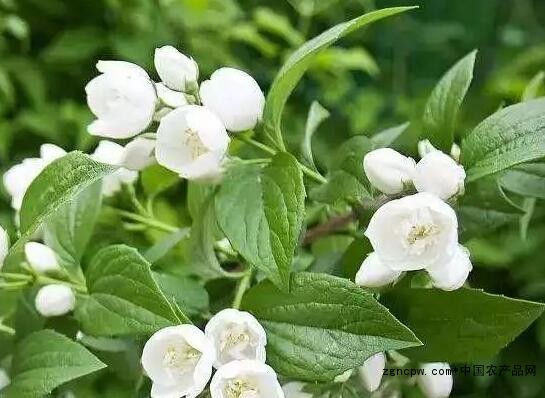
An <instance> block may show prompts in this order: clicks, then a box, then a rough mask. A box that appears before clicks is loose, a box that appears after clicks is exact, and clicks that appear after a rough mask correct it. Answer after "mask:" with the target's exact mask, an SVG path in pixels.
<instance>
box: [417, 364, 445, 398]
mask: <svg viewBox="0 0 545 398" xmlns="http://www.w3.org/2000/svg"><path fill="white" fill-rule="evenodd" d="M422 369H424V372H425V373H426V374H425V375H419V376H418V378H417V380H418V386H419V387H420V389H421V390H422V392H423V393H424V395H425V396H426V397H427V398H447V397H448V396H449V395H450V392H451V391H452V384H453V378H452V375H451V374H447V373H449V371H450V366H449V364H448V363H442V362H432V363H426V364H424V365H422ZM433 373H435V374H433ZM441 373H443V374H441Z"/></svg>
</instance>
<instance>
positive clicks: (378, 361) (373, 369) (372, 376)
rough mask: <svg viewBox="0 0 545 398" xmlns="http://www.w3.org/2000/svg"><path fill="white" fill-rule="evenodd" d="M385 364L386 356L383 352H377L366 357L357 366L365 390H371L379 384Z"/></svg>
mask: <svg viewBox="0 0 545 398" xmlns="http://www.w3.org/2000/svg"><path fill="white" fill-rule="evenodd" d="M385 366H386V356H385V355H384V353H382V352H379V353H378V354H375V355H373V356H372V357H370V358H367V360H366V361H365V362H364V363H363V365H362V366H361V367H360V368H359V374H360V378H361V381H362V383H363V386H364V387H365V389H366V390H367V391H370V392H373V391H375V390H376V389H377V388H378V387H379V386H380V382H381V381H382V375H383V373H384V367H385Z"/></svg>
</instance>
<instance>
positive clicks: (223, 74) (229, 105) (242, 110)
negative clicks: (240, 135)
mask: <svg viewBox="0 0 545 398" xmlns="http://www.w3.org/2000/svg"><path fill="white" fill-rule="evenodd" d="M200 96H201V100H202V103H203V104H204V105H205V106H206V107H208V108H210V109H211V110H212V111H213V112H214V113H216V114H217V115H218V116H219V118H220V119H221V120H222V122H223V123H224V124H225V127H226V128H227V130H229V131H235V132H236V131H244V130H249V129H252V128H254V127H255V125H256V124H257V123H258V122H259V121H260V120H261V118H262V116H263V107H264V105H265V96H264V95H263V92H262V91H261V88H260V87H259V85H258V84H257V82H256V81H255V79H254V78H253V77H252V76H250V75H249V74H247V73H246V72H243V71H241V70H238V69H234V68H221V69H218V70H217V71H215V72H214V73H213V74H212V76H211V77H210V80H206V81H204V82H203V83H202V84H201V89H200Z"/></svg>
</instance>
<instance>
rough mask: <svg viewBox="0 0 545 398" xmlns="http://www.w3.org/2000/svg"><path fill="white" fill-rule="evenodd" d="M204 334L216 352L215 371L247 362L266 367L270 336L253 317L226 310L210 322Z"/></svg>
mask: <svg viewBox="0 0 545 398" xmlns="http://www.w3.org/2000/svg"><path fill="white" fill-rule="evenodd" d="M204 332H205V334H206V337H208V338H209V339H210V341H212V343H213V344H214V348H215V350H216V363H215V364H214V367H215V368H219V367H221V366H222V365H225V364H227V363H229V362H231V361H234V360H243V359H253V360H257V361H260V362H263V363H265V346H266V345H267V335H266V334H265V329H263V327H262V326H261V325H260V324H259V322H258V321H257V319H255V318H254V316H253V315H252V314H250V313H248V312H244V311H239V310H236V309H232V308H228V309H225V310H222V311H220V312H218V313H217V314H216V315H214V316H213V317H212V319H210V320H209V321H208V324H207V325H206V328H205V331H204Z"/></svg>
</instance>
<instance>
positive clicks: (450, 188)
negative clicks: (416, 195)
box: [413, 151, 466, 200]
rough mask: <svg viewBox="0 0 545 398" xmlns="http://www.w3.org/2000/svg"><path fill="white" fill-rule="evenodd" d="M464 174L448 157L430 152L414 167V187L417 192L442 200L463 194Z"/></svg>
mask: <svg viewBox="0 0 545 398" xmlns="http://www.w3.org/2000/svg"><path fill="white" fill-rule="evenodd" d="M465 178H466V172H465V171H464V168H463V167H462V166H460V165H459V164H458V163H456V162H455V161H454V159H452V158H451V157H450V156H448V155H446V154H444V153H443V152H441V151H432V152H430V153H428V154H427V155H426V156H424V157H423V158H422V159H421V160H420V161H419V162H418V163H417V165H416V171H415V174H414V179H413V182H414V186H415V187H416V189H417V190H418V192H429V193H432V194H434V195H436V196H438V197H439V198H441V199H443V200H447V199H449V198H450V197H452V196H454V195H456V194H458V193H461V192H463V189H464V180H465Z"/></svg>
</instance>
